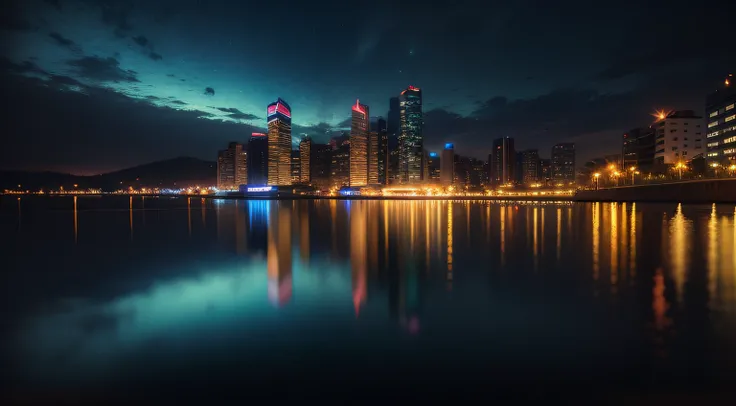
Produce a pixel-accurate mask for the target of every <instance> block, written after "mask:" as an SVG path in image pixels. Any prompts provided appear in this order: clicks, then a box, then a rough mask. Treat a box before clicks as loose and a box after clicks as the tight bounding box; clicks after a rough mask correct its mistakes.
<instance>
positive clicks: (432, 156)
mask: <svg viewBox="0 0 736 406" xmlns="http://www.w3.org/2000/svg"><path fill="white" fill-rule="evenodd" d="M427 173H428V180H429V181H430V182H431V183H433V184H437V183H439V182H440V154H438V153H436V152H428V153H427Z"/></svg>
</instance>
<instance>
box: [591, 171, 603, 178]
mask: <svg viewBox="0 0 736 406" xmlns="http://www.w3.org/2000/svg"><path fill="white" fill-rule="evenodd" d="M593 176H595V177H596V179H597V178H600V177H601V174H600V173H598V172H596V173H594V174H593Z"/></svg>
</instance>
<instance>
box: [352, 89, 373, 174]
mask: <svg viewBox="0 0 736 406" xmlns="http://www.w3.org/2000/svg"><path fill="white" fill-rule="evenodd" d="M352 110H353V113H352V121H351V124H350V186H365V185H367V184H368V148H369V142H368V133H369V132H370V123H369V117H370V116H369V115H368V106H366V105H365V104H360V101H356V102H355V105H354V106H353V109H352Z"/></svg>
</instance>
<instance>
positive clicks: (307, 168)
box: [299, 137, 312, 185]
mask: <svg viewBox="0 0 736 406" xmlns="http://www.w3.org/2000/svg"><path fill="white" fill-rule="evenodd" d="M299 163H300V164H301V166H300V167H299V171H300V173H299V183H301V184H304V185H308V184H310V183H312V139H311V138H309V137H302V140H301V141H300V142H299Z"/></svg>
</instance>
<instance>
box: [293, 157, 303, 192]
mask: <svg viewBox="0 0 736 406" xmlns="http://www.w3.org/2000/svg"><path fill="white" fill-rule="evenodd" d="M301 177H302V162H301V151H299V150H292V151H291V184H293V185H296V184H298V183H299V181H300V180H301Z"/></svg>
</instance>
